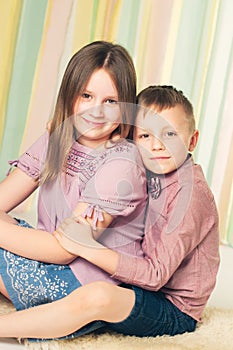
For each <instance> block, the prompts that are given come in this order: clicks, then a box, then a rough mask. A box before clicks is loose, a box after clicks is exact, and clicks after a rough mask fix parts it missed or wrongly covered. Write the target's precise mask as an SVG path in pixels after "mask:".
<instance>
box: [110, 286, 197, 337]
mask: <svg viewBox="0 0 233 350" xmlns="http://www.w3.org/2000/svg"><path fill="white" fill-rule="evenodd" d="M125 287H126V288H131V289H132V290H134V292H135V295H136V301H135V305H134V308H133V310H132V311H131V313H130V315H129V316H128V317H127V318H126V319H125V320H124V321H122V322H118V323H107V324H106V327H107V328H108V329H111V330H113V331H115V332H119V333H122V334H125V335H135V336H138V337H145V336H152V337H155V336H157V335H164V334H167V335H171V336H172V335H176V334H182V333H185V332H193V331H194V330H195V328H196V324H197V321H196V320H194V319H193V318H192V317H190V316H189V315H187V314H185V313H183V312H181V311H180V310H179V309H178V308H177V307H176V306H175V305H174V304H172V303H171V302H170V301H169V300H168V299H166V298H165V296H164V294H163V293H162V292H151V291H148V290H145V289H142V288H139V287H136V286H128V285H127V286H125Z"/></svg>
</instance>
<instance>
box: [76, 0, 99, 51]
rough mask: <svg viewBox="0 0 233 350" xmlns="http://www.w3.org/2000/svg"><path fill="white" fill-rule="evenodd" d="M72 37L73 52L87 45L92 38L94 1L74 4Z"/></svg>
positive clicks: (82, 1) (80, 1)
mask: <svg viewBox="0 0 233 350" xmlns="http://www.w3.org/2000/svg"><path fill="white" fill-rule="evenodd" d="M74 4H75V6H74V12H75V13H74V17H75V19H74V20H75V26H74V37H73V52H76V51H77V50H79V49H80V48H81V47H82V46H84V45H86V44H88V43H89V42H90V41H92V38H93V33H92V31H93V28H92V27H93V26H94V17H95V12H96V1H94V0H78V1H75V2H74Z"/></svg>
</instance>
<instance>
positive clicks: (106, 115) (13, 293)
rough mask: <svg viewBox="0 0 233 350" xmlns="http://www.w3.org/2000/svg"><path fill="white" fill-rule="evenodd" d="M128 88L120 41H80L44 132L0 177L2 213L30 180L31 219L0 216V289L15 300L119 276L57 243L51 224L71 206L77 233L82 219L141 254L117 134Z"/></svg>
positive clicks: (136, 188) (140, 187) (132, 167)
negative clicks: (34, 207) (33, 224)
mask: <svg viewBox="0 0 233 350" xmlns="http://www.w3.org/2000/svg"><path fill="white" fill-rule="evenodd" d="M135 91H136V75H135V70H134V66H133V63H132V60H131V58H130V56H129V54H128V53H127V51H126V50H125V49H124V48H123V47H121V46H120V45H114V44H111V43H108V42H103V41H99V42H94V43H91V44H89V45H87V46H85V47H83V48H82V49H81V50H79V51H78V52H77V53H76V54H75V55H74V56H73V57H72V59H71V60H70V62H69V64H68V66H67V69H66V71H65V73H64V77H63V80H62V83H61V87H60V90H59V94H58V98H57V103H56V106H55V112H54V117H53V120H52V124H51V130H50V132H49V133H47V132H46V133H45V134H44V135H42V136H41V137H40V138H39V139H38V140H37V141H36V142H35V143H34V144H33V145H32V146H31V147H30V148H29V150H27V151H26V152H25V153H24V154H23V155H22V156H21V157H20V158H19V159H18V160H17V161H16V162H14V163H13V164H15V165H17V168H16V170H15V171H13V172H12V173H11V174H10V175H9V176H8V177H7V178H6V179H5V180H4V181H3V182H2V183H1V184H0V208H1V210H2V211H3V213H7V212H9V211H10V210H12V209H13V208H14V207H16V206H17V205H18V204H19V203H21V202H22V201H23V200H24V199H26V198H27V197H28V196H29V195H30V194H31V193H32V192H33V191H35V190H36V189H37V187H38V186H40V191H39V200H38V227H37V229H32V228H30V227H28V226H29V225H27V224H26V223H25V222H24V221H22V220H15V219H9V218H7V219H6V220H4V217H2V219H1V220H0V246H1V248H2V249H0V276H1V279H0V282H1V283H0V290H1V292H2V293H3V294H4V295H5V296H6V297H8V298H9V299H10V300H11V301H12V302H13V304H14V306H15V307H16V309H17V310H21V309H27V308H30V307H32V306H35V305H39V304H45V303H49V302H51V301H54V300H57V299H60V298H61V297H64V296H66V295H68V294H69V293H71V292H72V291H73V290H74V289H76V288H78V287H80V285H85V284H87V283H89V282H93V281H96V280H103V281H104V280H106V281H109V282H110V283H113V284H119V281H118V280H116V279H114V278H110V276H109V274H108V273H107V272H104V271H103V270H101V269H99V268H98V267H96V266H94V265H93V264H90V263H89V262H87V261H86V260H84V259H82V258H81V257H78V258H77V255H76V254H72V253H69V252H68V251H66V250H65V249H64V248H62V247H61V245H60V244H59V243H58V241H57V240H56V238H55V237H54V235H53V232H54V231H55V230H56V228H57V226H58V225H59V224H61V223H62V222H63V221H64V220H65V219H66V218H69V217H73V216H75V219H76V221H77V222H78V223H79V224H78V225H79V229H80V231H81V232H82V236H83V237H84V238H85V231H86V229H87V227H88V226H89V225H91V226H92V228H93V232H94V236H95V237H99V236H100V235H101V233H102V231H104V234H103V235H101V237H100V238H99V241H100V242H102V244H104V245H106V246H108V247H111V248H114V249H115V250H116V251H124V252H125V253H127V254H129V255H131V254H133V255H138V256H140V255H141V254H142V251H141V246H140V241H141V237H142V233H143V218H144V208H145V202H146V182H145V172H144V167H143V165H142V163H141V158H140V156H139V153H138V151H137V148H136V147H135V145H134V144H132V143H130V142H128V141H126V139H125V137H126V136H127V134H128V131H129V127H130V124H131V117H132V113H131V110H130V108H127V105H126V103H125V102H129V103H130V104H133V103H134V101H135ZM132 173H133V174H135V177H133V178H132ZM9 220H10V221H9ZM51 233H52V234H51ZM128 233H130V234H128ZM77 234H78V232H77Z"/></svg>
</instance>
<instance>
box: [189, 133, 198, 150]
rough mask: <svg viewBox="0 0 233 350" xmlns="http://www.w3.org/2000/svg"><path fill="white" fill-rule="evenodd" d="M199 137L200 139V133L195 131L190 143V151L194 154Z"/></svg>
mask: <svg viewBox="0 0 233 350" xmlns="http://www.w3.org/2000/svg"><path fill="white" fill-rule="evenodd" d="M198 137H199V131H198V130H195V131H194V133H193V135H192V137H191V140H190V143H189V151H190V152H192V151H193V150H194V149H195V147H196V145H197V141H198Z"/></svg>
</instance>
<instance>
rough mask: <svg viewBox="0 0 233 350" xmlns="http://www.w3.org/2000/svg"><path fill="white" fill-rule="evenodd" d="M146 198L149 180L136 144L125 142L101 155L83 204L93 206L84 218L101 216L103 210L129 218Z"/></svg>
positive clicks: (84, 195) (83, 193) (87, 187)
mask: <svg viewBox="0 0 233 350" xmlns="http://www.w3.org/2000/svg"><path fill="white" fill-rule="evenodd" d="M145 198H146V177H145V170H144V167H143V164H142V161H141V158H140V155H139V152H138V150H137V148H136V146H135V145H134V144H132V143H129V142H127V141H124V142H122V143H121V144H118V145H116V146H114V147H112V148H110V149H107V150H106V152H105V154H102V155H101V157H100V161H99V164H98V166H97V170H96V172H95V175H94V176H93V177H92V178H91V179H90V180H89V181H88V182H87V183H86V186H85V188H84V190H83V192H82V194H81V198H80V201H84V202H87V203H91V204H90V205H89V207H88V209H87V211H86V212H85V213H84V216H85V215H87V216H92V215H95V213H96V212H97V214H96V215H97V216H98V212H99V213H101V211H102V210H103V211H105V212H107V213H108V214H110V215H112V216H118V215H121V216H128V215H130V214H131V213H132V212H133V211H134V210H135V208H137V207H138V205H139V203H140V204H141V203H142V202H143V200H144V199H145ZM93 213H94V214H93ZM99 219H100V217H99Z"/></svg>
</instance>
